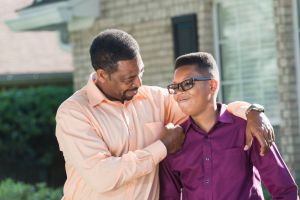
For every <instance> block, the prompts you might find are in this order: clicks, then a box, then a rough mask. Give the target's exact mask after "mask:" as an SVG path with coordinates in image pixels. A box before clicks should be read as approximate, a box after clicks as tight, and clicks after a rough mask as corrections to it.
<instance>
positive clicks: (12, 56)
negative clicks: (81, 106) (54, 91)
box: [0, 0, 73, 89]
mask: <svg viewBox="0 0 300 200" xmlns="http://www.w3.org/2000/svg"><path fill="white" fill-rule="evenodd" d="M31 3H32V1H31V0H23V1H10V0H4V2H2V6H1V8H0V10H1V12H0V30H1V31H0V48H1V54H0V89H3V88H12V87H29V86H38V85H65V84H68V85H72V81H73V79H72V72H73V64H72V56H71V48H70V47H69V45H66V44H64V43H63V42H61V41H60V37H59V34H58V33H57V31H55V32H54V31H49V30H46V29H45V30H42V29H40V30H37V29H32V28H30V27H25V26H23V28H22V29H17V28H15V29H11V28H10V27H9V26H7V23H8V22H9V21H10V20H11V19H13V18H16V17H17V16H18V14H17V13H18V12H21V10H22V12H23V11H24V10H25V9H24V7H26V6H28V5H31ZM16 10H17V13H16ZM20 24H22V23H20ZM20 24H19V26H20ZM16 27H17V26H16Z"/></svg>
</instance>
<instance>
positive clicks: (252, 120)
mask: <svg viewBox="0 0 300 200" xmlns="http://www.w3.org/2000/svg"><path fill="white" fill-rule="evenodd" d="M253 136H254V137H255V138H256V139H257V141H258V142H259V144H260V155H261V156H264V154H265V153H266V152H267V151H268V150H269V148H270V146H271V145H272V143H273V142H275V135H274V130H273V127H272V125H271V123H270V121H269V119H268V118H267V116H266V115H265V114H264V113H262V112H257V111H255V110H253V111H250V112H249V113H248V115H247V127H246V145H245V148H244V150H245V151H246V150H248V149H249V148H250V147H251V145H252V141H253Z"/></svg>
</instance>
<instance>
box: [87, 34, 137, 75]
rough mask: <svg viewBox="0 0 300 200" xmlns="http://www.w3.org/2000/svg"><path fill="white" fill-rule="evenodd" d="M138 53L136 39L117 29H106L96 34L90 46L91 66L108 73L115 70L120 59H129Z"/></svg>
mask: <svg viewBox="0 0 300 200" xmlns="http://www.w3.org/2000/svg"><path fill="white" fill-rule="evenodd" d="M138 54H139V45H138V43H137V41H136V40H135V39H134V38H133V37H132V36H131V35H130V34H128V33H126V32H124V31H122V30H118V29H107V30H105V31H103V32H101V33H99V35H97V36H96V37H95V38H94V40H93V42H92V44H91V47H90V56H91V62H92V66H93V68H94V69H95V71H96V70H97V69H100V68H101V69H104V70H106V71H107V72H109V73H113V72H115V71H117V69H118V64H117V62H118V61H120V60H131V59H134V58H135V57H136V56H137V55H138Z"/></svg>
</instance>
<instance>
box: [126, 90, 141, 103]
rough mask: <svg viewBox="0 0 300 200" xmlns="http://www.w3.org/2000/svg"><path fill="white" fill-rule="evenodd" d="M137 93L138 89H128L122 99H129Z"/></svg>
mask: <svg viewBox="0 0 300 200" xmlns="http://www.w3.org/2000/svg"><path fill="white" fill-rule="evenodd" d="M137 93H138V90H129V91H127V92H126V93H125V95H124V99H125V100H127V101H128V100H131V99H133V97H134V96H135V95H136V94H137Z"/></svg>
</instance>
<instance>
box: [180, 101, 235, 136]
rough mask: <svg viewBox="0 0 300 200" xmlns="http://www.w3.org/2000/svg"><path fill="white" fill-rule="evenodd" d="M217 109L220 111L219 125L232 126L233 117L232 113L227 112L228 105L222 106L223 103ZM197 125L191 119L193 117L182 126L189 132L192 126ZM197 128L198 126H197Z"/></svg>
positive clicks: (218, 116)
mask: <svg viewBox="0 0 300 200" xmlns="http://www.w3.org/2000/svg"><path fill="white" fill-rule="evenodd" d="M217 109H218V111H219V112H218V115H217V123H218V122H220V123H225V124H228V123H229V124H230V123H233V118H232V116H231V113H230V112H228V110H227V105H225V104H221V103H217ZM193 124H194V125H196V124H195V123H194V120H193V119H192V118H191V116H189V118H188V120H187V121H186V122H184V123H183V124H182V126H183V128H184V130H185V132H187V130H188V129H189V128H190V126H191V125H193ZM196 126H197V125H196Z"/></svg>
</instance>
